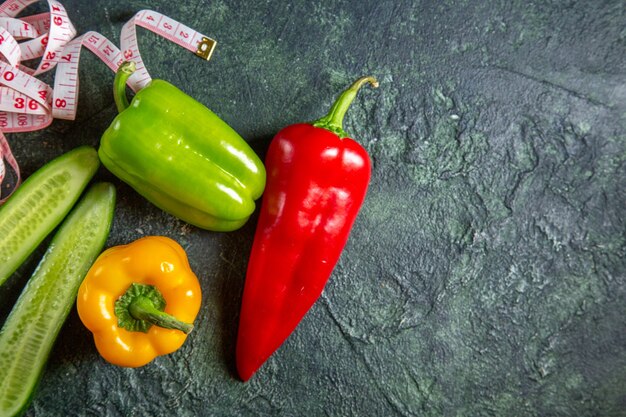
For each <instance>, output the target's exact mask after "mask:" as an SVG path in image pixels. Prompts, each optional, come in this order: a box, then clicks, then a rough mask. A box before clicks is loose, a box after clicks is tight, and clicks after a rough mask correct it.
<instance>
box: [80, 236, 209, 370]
mask: <svg viewBox="0 0 626 417" xmlns="http://www.w3.org/2000/svg"><path fill="white" fill-rule="evenodd" d="M201 298H202V296H201V289H200V284H199V282H198V278H197V277H196V275H195V274H194V273H193V271H192V270H191V267H190V266H189V261H188V259H187V255H186V253H185V251H184V250H183V248H182V247H181V246H180V245H179V244H178V243H176V242H175V241H173V240H172V239H169V238H166V237H163V236H148V237H144V238H141V239H138V240H136V241H134V242H132V243H130V244H128V245H123V246H115V247H112V248H110V249H108V250H106V251H104V252H103V253H102V254H101V255H100V256H99V257H98V259H96V261H95V262H94V264H93V265H92V267H91V269H90V270H89V272H88V273H87V276H86V277H85V279H84V280H83V282H82V284H81V286H80V288H79V290H78V298H77V307H78V315H79V316H80V319H81V321H82V322H83V324H84V325H85V326H86V327H87V328H88V329H89V330H90V331H91V332H92V333H93V337H94V341H95V343H96V348H97V349H98V352H99V353H100V355H102V357H103V358H104V359H106V360H107V361H108V362H110V363H112V364H114V365H119V366H124V367H133V368H134V367H139V366H143V365H145V364H147V363H148V362H150V361H152V360H153V359H154V358H156V357H157V356H160V355H166V354H169V353H172V352H174V351H176V350H177V349H178V348H180V347H181V346H182V345H183V343H184V342H185V339H186V338H187V334H188V333H189V332H190V331H191V329H192V328H193V325H192V324H191V323H193V321H194V320H195V318H196V316H197V314H198V311H199V310H200V303H201Z"/></svg>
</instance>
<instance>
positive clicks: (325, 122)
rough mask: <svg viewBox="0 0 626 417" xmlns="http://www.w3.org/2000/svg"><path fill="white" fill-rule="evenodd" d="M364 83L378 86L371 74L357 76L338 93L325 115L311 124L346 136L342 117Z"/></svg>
mask: <svg viewBox="0 0 626 417" xmlns="http://www.w3.org/2000/svg"><path fill="white" fill-rule="evenodd" d="M365 83H369V84H370V85H371V86H372V87H374V88H378V81H377V80H376V78H374V77H372V76H367V77H361V78H359V79H358V80H356V81H355V82H353V83H352V85H350V87H348V88H347V89H346V90H345V91H344V92H343V93H341V94H340V95H339V97H338V98H337V100H336V101H335V103H334V104H333V106H332V107H331V108H330V111H329V112H328V114H327V115H326V116H324V117H322V118H321V119H319V120H316V121H315V122H313V123H312V124H313V126H315V127H321V128H323V129H326V130H330V131H331V132H333V133H335V134H336V135H337V136H339V137H340V138H342V139H343V138H347V137H348V136H349V135H348V134H347V133H346V132H345V131H344V130H343V118H344V116H345V115H346V112H347V111H348V108H349V107H350V104H352V101H353V100H354V98H355V97H356V93H357V92H358V91H359V89H360V88H361V87H362V86H363V85H364V84H365Z"/></svg>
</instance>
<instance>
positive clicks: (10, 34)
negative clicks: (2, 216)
mask: <svg viewBox="0 0 626 417" xmlns="http://www.w3.org/2000/svg"><path fill="white" fill-rule="evenodd" d="M37 1H40V0H7V1H5V2H4V3H2V4H1V5H0V56H2V57H3V58H4V59H3V61H0V187H1V188H0V197H1V198H0V203H2V202H3V201H4V200H6V199H7V198H8V197H9V196H10V195H11V194H12V192H13V191H14V190H15V188H17V186H18V185H19V183H20V181H21V176H20V169H19V165H18V163H17V161H16V160H15V158H14V156H13V154H12V153H11V148H10V146H9V143H8V141H7V139H6V137H5V136H4V134H3V133H7V132H28V131H34V130H39V129H43V128H45V127H47V126H48V125H50V123H52V120H53V119H55V118H58V119H66V120H74V118H75V117H76V111H77V108H78V88H79V80H78V66H79V61H80V52H81V50H82V47H83V46H84V47H85V48H87V49H88V50H90V51H91V52H93V53H94V54H95V55H96V56H97V57H98V58H100V59H101V60H102V61H103V62H104V63H105V64H106V65H107V66H108V67H109V68H110V69H111V70H112V71H114V72H115V71H117V68H118V67H119V65H120V64H121V63H122V62H124V61H134V62H135V64H136V66H137V70H136V72H135V73H134V74H133V75H132V76H131V77H130V78H129V79H128V86H129V87H130V88H131V89H132V90H133V91H138V90H140V89H141V88H143V87H145V86H146V85H147V84H148V83H149V82H150V80H151V77H150V74H149V73H148V71H147V69H146V67H145V65H144V63H143V60H142V59H141V54H140V53H139V46H138V42H137V30H136V27H137V26H141V27H143V28H145V29H147V30H149V31H151V32H154V33H156V34H157V35H159V36H162V37H163V38H165V39H167V40H170V41H172V42H174V43H176V44H178V45H180V46H181V47H183V48H185V49H187V50H189V51H191V52H193V53H195V54H196V55H198V56H199V57H201V58H203V59H206V60H209V59H210V58H211V55H212V54H213V50H214V49H215V46H216V42H215V41H214V40H213V39H211V38H209V37H207V36H205V35H202V34H201V33H199V32H196V31H195V30H193V29H191V28H189V27H187V26H185V25H183V24H182V23H180V22H177V21H176V20H174V19H171V18H169V17H167V16H165V15H163V14H160V13H157V12H155V11H152V10H142V11H140V12H138V13H137V14H135V16H134V17H133V18H132V19H131V20H129V21H128V22H126V24H125V25H124V26H123V27H122V31H121V35H120V48H118V47H117V46H116V45H115V44H114V43H112V42H111V41H110V40H108V39H107V38H106V37H104V36H103V35H101V34H100V33H98V32H92V31H91V32H87V33H85V34H83V35H81V36H79V37H75V36H76V29H75V28H74V26H73V25H72V22H71V21H70V19H69V17H68V14H67V12H66V10H65V8H64V7H63V5H62V4H61V3H59V2H58V1H55V0H47V2H48V5H49V8H50V11H49V12H47V13H40V14H36V15H31V16H26V17H20V18H16V16H17V15H18V14H19V13H20V12H21V11H22V10H24V9H25V8H26V7H28V6H29V5H31V4H33V3H36V2H37ZM38 58H40V61H39V64H38V65H37V68H34V69H33V68H29V67H26V66H24V65H22V64H21V63H22V61H28V60H33V59H38ZM53 68H56V72H55V77H54V88H52V87H50V86H49V85H48V84H46V83H45V82H43V81H41V80H39V79H38V78H37V76H38V75H40V74H42V73H45V72H47V71H50V70H52V69H53ZM7 165H8V166H9V167H11V169H12V170H13V172H14V174H15V180H14V181H12V182H13V184H12V185H10V184H9V185H5V184H4V182H5V175H6V173H7V170H6V166H7ZM7 187H8V188H7ZM5 188H6V189H5Z"/></svg>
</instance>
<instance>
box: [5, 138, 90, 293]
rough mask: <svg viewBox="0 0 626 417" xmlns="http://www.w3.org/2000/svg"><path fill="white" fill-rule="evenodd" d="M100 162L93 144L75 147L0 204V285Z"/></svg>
mask: <svg viewBox="0 0 626 417" xmlns="http://www.w3.org/2000/svg"><path fill="white" fill-rule="evenodd" d="M99 166H100V161H99V160H98V153H97V152H96V150H95V149H94V148H92V147H89V146H81V147H79V148H76V149H74V150H72V151H69V152H67V153H65V154H63V155H61V156H59V157H58V158H56V159H53V160H52V161H50V162H48V163H47V164H46V165H44V166H43V167H41V168H40V169H39V170H37V171H36V172H35V173H34V174H32V175H31V176H30V177H28V179H27V180H26V181H24V184H22V185H21V186H20V187H19V188H18V189H17V191H16V192H15V194H13V195H12V196H11V198H9V199H8V200H7V202H6V203H5V204H4V205H3V206H1V207H0V285H2V284H3V283H4V281H6V279H7V278H8V277H10V276H11V274H12V273H13V272H15V270H16V269H17V268H18V267H19V266H20V265H21V264H22V262H24V260H25V259H26V257H28V255H30V254H31V253H32V252H33V251H34V250H35V249H36V248H37V246H39V244H40V243H41V242H42V241H43V240H44V239H45V238H46V236H48V234H50V232H51V231H52V230H53V229H54V228H55V227H56V226H58V225H59V223H61V220H63V219H64V218H65V216H66V215H67V213H68V212H69V211H70V209H71V208H72V207H73V206H74V204H75V203H76V200H78V197H80V195H81V193H82V192H83V190H84V189H85V187H86V186H87V183H89V180H90V179H91V177H93V175H94V174H95V173H96V171H97V169H98V167H99Z"/></svg>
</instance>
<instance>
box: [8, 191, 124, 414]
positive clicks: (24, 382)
mask: <svg viewBox="0 0 626 417" xmlns="http://www.w3.org/2000/svg"><path fill="white" fill-rule="evenodd" d="M114 205H115V188H114V187H113V185H111V184H108V183H99V184H96V185H93V186H92V187H91V188H90V189H89V191H88V192H87V193H86V194H85V196H84V197H83V198H82V199H81V200H80V202H79V203H78V204H77V205H76V207H75V208H74V209H73V210H72V212H71V213H70V214H69V215H68V217H67V219H66V220H65V221H64V222H63V224H62V225H61V227H60V228H59V230H58V232H57V233H56V234H55V236H54V238H53V239H52V242H51V243H50V247H49V248H48V250H47V251H46V253H45V255H44V256H43V258H42V260H41V262H40V263H39V265H38V266H37V269H36V270H35V272H34V273H33V276H32V277H31V278H30V280H29V281H28V283H27V284H26V286H25V287H24V290H23V291H22V294H21V295H20V297H19V298H18V300H17V302H16V304H15V306H14V307H13V309H12V310H11V313H10V314H9V317H8V318H7V320H6V322H5V323H4V326H3V327H2V330H0V416H1V417H5V416H15V415H19V414H20V413H21V412H23V411H24V410H25V409H26V407H27V406H28V404H29V402H30V399H31V397H32V395H33V393H34V390H35V387H36V385H37V382H38V381H39V378H40V376H41V373H42V371H43V369H44V365H45V363H46V361H47V359H48V355H49V354H50V350H51V349H52V346H53V344H54V341H55V339H56V337H57V335H58V333H59V331H60V330H61V326H62V325H63V322H64V321H65V319H66V317H67V315H68V313H69V312H70V309H71V308H72V307H73V305H74V301H75V300H76V294H77V292H78V287H79V286H80V284H81V282H82V280H83V279H84V277H85V275H86V274H87V271H88V270H89V268H90V267H91V264H92V263H93V262H94V261H95V259H96V257H97V256H98V255H99V254H100V252H101V251H102V247H103V246H104V244H105V242H106V239H107V237H108V235H109V230H110V228H111V222H112V218H113V210H114Z"/></svg>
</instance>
